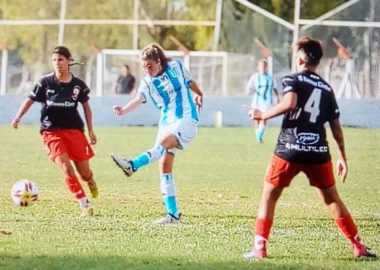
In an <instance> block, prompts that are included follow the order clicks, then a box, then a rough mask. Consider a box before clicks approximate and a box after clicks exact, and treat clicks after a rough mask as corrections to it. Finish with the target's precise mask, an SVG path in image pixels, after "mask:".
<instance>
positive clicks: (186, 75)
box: [177, 61, 193, 85]
mask: <svg viewBox="0 0 380 270" xmlns="http://www.w3.org/2000/svg"><path fill="white" fill-rule="evenodd" d="M177 62H178V65H179V67H180V69H181V71H182V73H183V78H184V79H185V82H186V84H188V85H189V84H190V83H191V81H192V80H193V78H192V77H191V74H190V71H189V70H188V69H187V68H186V67H185V66H184V65H183V63H182V62H181V61H177Z"/></svg>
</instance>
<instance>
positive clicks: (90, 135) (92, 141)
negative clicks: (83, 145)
mask: <svg viewBox="0 0 380 270" xmlns="http://www.w3.org/2000/svg"><path fill="white" fill-rule="evenodd" d="M88 135H89V137H90V144H92V145H94V144H96V142H97V139H96V135H95V133H94V132H93V131H92V130H90V131H89V132H88Z"/></svg>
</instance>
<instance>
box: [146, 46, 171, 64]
mask: <svg viewBox="0 0 380 270" xmlns="http://www.w3.org/2000/svg"><path fill="white" fill-rule="evenodd" d="M141 59H142V60H143V61H146V60H154V61H156V62H158V63H161V65H162V66H163V67H164V66H166V65H167V63H168V62H169V61H170V60H172V59H171V58H168V57H166V55H165V53H164V49H162V48H161V47H160V46H159V45H158V44H156V43H151V44H149V45H148V46H146V47H145V48H144V49H143V50H142V52H141Z"/></svg>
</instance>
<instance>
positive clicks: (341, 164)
mask: <svg viewBox="0 0 380 270" xmlns="http://www.w3.org/2000/svg"><path fill="white" fill-rule="evenodd" d="M336 169H337V171H338V176H340V177H341V178H342V182H343V183H344V182H345V181H346V177H347V173H348V165H347V161H346V160H344V159H341V158H339V159H338V160H337V162H336Z"/></svg>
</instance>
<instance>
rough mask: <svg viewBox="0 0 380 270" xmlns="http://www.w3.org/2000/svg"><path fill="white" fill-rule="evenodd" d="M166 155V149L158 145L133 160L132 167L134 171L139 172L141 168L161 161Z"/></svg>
mask: <svg viewBox="0 0 380 270" xmlns="http://www.w3.org/2000/svg"><path fill="white" fill-rule="evenodd" d="M165 154H166V149H165V148H164V147H163V146H162V145H161V144H159V145H157V146H155V147H153V148H152V149H149V150H147V151H146V152H143V153H141V154H140V155H138V156H137V157H135V158H134V159H132V160H131V161H132V167H133V170H134V171H137V170H138V169H140V168H141V167H144V166H145V165H148V164H149V163H153V162H155V161H157V160H159V159H160V158H161V157H162V156H164V155H165Z"/></svg>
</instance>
